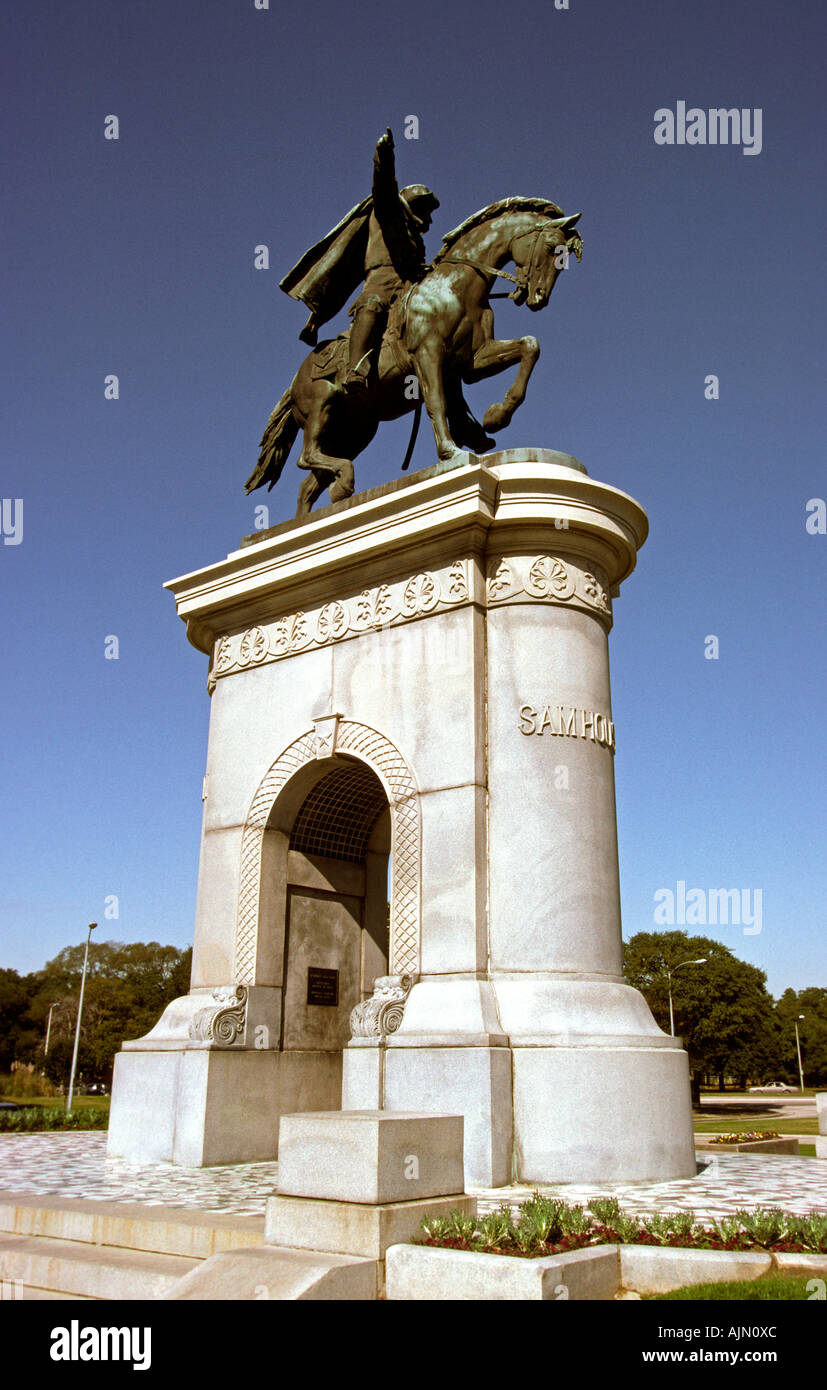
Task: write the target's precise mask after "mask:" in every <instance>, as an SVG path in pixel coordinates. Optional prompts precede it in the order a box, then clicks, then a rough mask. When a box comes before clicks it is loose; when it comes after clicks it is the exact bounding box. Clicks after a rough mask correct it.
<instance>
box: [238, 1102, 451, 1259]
mask: <svg viewBox="0 0 827 1390" xmlns="http://www.w3.org/2000/svg"><path fill="white" fill-rule="evenodd" d="M462 1146H463V1121H462V1117H461V1116H460V1115H434V1114H422V1115H416V1114H411V1113H408V1112H401V1113H398V1112H391V1111H387V1110H357V1111H347V1110H343V1111H340V1112H338V1113H334V1114H301V1115H285V1116H284V1118H283V1119H282V1122H281V1130H280V1135H279V1179H278V1195H277V1196H275V1197H271V1198H270V1199H269V1200H268V1202H267V1218H266V1225H265V1239H266V1241H267V1243H268V1244H270V1245H278V1246H287V1247H293V1248H298V1249H302V1250H317V1251H331V1252H335V1253H337V1254H343V1255H360V1256H363V1257H365V1258H368V1259H372V1260H377V1261H382V1260H384V1258H385V1252H386V1250H387V1249H388V1248H389V1246H391V1245H398V1244H400V1243H406V1242H409V1241H412V1240H413V1239H414V1238H415V1237H416V1236H417V1235H419V1234H420V1228H421V1225H422V1221H423V1219H424V1218H425V1217H429V1216H430V1217H433V1216H445V1215H447V1214H448V1212H450V1211H462V1212H465V1213H467V1214H468V1215H473V1214H474V1212H475V1210H476V1203H475V1201H474V1199H473V1198H472V1197H467V1196H466V1195H465V1192H464V1190H463V1162H462Z"/></svg>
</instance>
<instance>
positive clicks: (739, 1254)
mask: <svg viewBox="0 0 827 1390" xmlns="http://www.w3.org/2000/svg"><path fill="white" fill-rule="evenodd" d="M771 1268H772V1255H765V1254H762V1253H755V1252H753V1251H735V1250H668V1249H664V1248H663V1247H658V1246H651V1245H648V1246H647V1245H621V1246H620V1282H621V1284H622V1285H623V1287H624V1289H635V1290H636V1291H637V1292H638V1293H667V1292H668V1291H669V1289H685V1288H688V1287H689V1286H690V1285H692V1284H720V1283H728V1282H730V1281H737V1280H745V1279H760V1278H761V1276H762V1275H764V1274H767V1273H768V1271H769V1270H770V1269H771Z"/></svg>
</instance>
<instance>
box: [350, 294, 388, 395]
mask: <svg viewBox="0 0 827 1390" xmlns="http://www.w3.org/2000/svg"><path fill="white" fill-rule="evenodd" d="M382 317H383V316H382V315H381V314H380V313H378V312H377V311H376V310H375V309H360V310H359V312H358V313H357V314H356V316H355V318H354V320H353V324H352V326H351V330H350V355H349V358H348V371H347V376H346V377H345V381H344V387H345V390H346V391H347V392H348V393H349V394H352V395H358V394H359V393H361V392H363V391H365V390H367V384H368V374H369V372H370V358H371V352H372V349H373V345H374V342H375V341H376V338H377V336H378V334H379V332H381V320H382Z"/></svg>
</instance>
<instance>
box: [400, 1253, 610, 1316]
mask: <svg viewBox="0 0 827 1390" xmlns="http://www.w3.org/2000/svg"><path fill="white" fill-rule="evenodd" d="M385 1280H386V1290H387V1298H388V1300H389V1301H401V1300H405V1301H412V1300H416V1301H429V1302H436V1301H440V1302H441V1301H444V1300H446V1299H448V1300H451V1301H453V1302H468V1301H471V1300H478V1299H479V1300H486V1301H497V1302H525V1301H535V1300H542V1301H545V1302H549V1301H555V1302H561V1301H565V1300H568V1299H610V1298H614V1296H615V1293H616V1292H617V1290H618V1287H619V1266H618V1253H617V1247H616V1246H613V1245H607V1246H605V1247H604V1248H602V1249H596V1250H589V1251H584V1252H579V1251H578V1252H576V1253H575V1254H572V1255H549V1256H547V1257H545V1258H541V1259H536V1260H527V1259H519V1258H517V1257H515V1256H510V1255H485V1254H478V1253H477V1252H475V1251H471V1250H443V1249H441V1248H439V1247H437V1246H417V1245H394V1246H391V1248H390V1249H389V1250H388V1252H387V1256H386V1264H385Z"/></svg>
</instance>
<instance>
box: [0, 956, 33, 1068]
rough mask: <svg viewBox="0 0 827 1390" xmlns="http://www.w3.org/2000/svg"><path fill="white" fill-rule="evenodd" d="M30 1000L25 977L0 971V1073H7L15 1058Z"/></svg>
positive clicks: (29, 991) (13, 971)
mask: <svg viewBox="0 0 827 1390" xmlns="http://www.w3.org/2000/svg"><path fill="white" fill-rule="evenodd" d="M30 998H31V986H30V985H27V977H25V976H24V977H23V978H21V976H20V975H18V973H17V971H16V970H0V1071H8V1069H9V1067H10V1066H11V1064H12V1062H13V1061H14V1059H15V1057H16V1056H17V1049H18V1046H19V1043H20V1038H21V1035H22V1033H23V1032H24V1031H25V1017H26V1013H27V1010H28V1007H29V1001H30Z"/></svg>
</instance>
